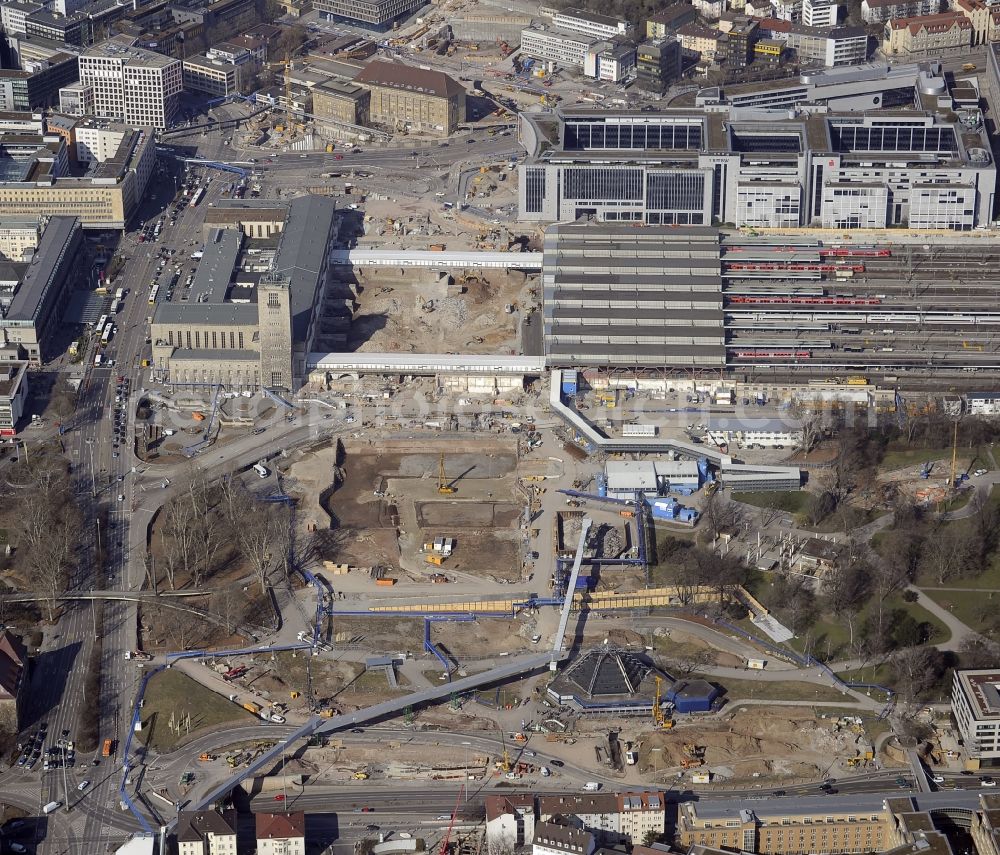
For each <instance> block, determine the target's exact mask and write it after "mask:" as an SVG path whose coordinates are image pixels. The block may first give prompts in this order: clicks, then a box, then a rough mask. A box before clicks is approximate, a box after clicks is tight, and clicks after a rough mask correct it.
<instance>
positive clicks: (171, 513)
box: [163, 495, 198, 588]
mask: <svg viewBox="0 0 1000 855" xmlns="http://www.w3.org/2000/svg"><path fill="white" fill-rule="evenodd" d="M163 514H164V521H163V538H164V541H165V543H164V545H165V546H166V547H167V551H168V553H169V564H170V575H169V582H170V587H171V588H174V587H175V580H176V571H177V570H178V569H180V570H183V571H184V576H185V577H186V578H191V576H192V573H191V568H192V565H193V563H194V550H195V532H196V529H197V527H198V518H197V516H196V514H195V512H194V510H193V509H192V507H191V505H190V503H189V502H188V501H187V500H186V497H185V496H184V495H180V496H175V497H174V498H172V499H171V500H170V501H169V502H167V504H166V505H165V506H164V508H163Z"/></svg>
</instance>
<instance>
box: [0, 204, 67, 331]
mask: <svg viewBox="0 0 1000 855" xmlns="http://www.w3.org/2000/svg"><path fill="white" fill-rule="evenodd" d="M79 227H80V224H79V221H78V220H77V218H76V217H51V218H50V219H49V223H48V225H47V226H46V227H45V231H44V232H43V233H42V238H41V240H40V241H39V242H38V247H37V249H36V250H35V254H34V257H33V258H32V259H31V263H30V264H29V265H28V270H27V272H26V273H25V274H24V279H23V280H22V281H21V285H20V287H19V288H18V289H17V291H15V293H14V298H13V299H12V300H11V301H10V308H9V309H8V310H7V315H6V317H7V319H8V320H18V321H33V320H35V318H36V316H37V315H38V310H39V307H40V306H41V304H42V300H43V299H44V298H45V294H46V291H47V290H48V288H49V286H50V284H51V283H52V280H53V278H54V277H55V274H56V271H57V270H58V268H59V265H60V264H61V263H62V261H63V258H64V255H65V253H66V251H67V249H68V247H69V244H70V242H71V241H72V239H73V235H74V233H75V232H76V231H77V229H79Z"/></svg>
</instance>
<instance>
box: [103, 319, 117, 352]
mask: <svg viewBox="0 0 1000 855" xmlns="http://www.w3.org/2000/svg"><path fill="white" fill-rule="evenodd" d="M114 329H115V327H114V324H110V323H109V324H108V325H107V326H106V327H105V328H104V332H103V333H102V334H101V347H107V346H108V342H109V341H111V333H112V332H114Z"/></svg>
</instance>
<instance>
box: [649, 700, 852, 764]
mask: <svg viewBox="0 0 1000 855" xmlns="http://www.w3.org/2000/svg"><path fill="white" fill-rule="evenodd" d="M839 721H840V720H839V719H833V718H827V719H822V718H818V717H817V716H816V715H815V714H814V712H813V711H812V710H811V709H809V708H808V707H803V708H797V707H783V708H781V709H772V710H768V711H767V713H766V714H762V711H761V710H760V709H758V708H754V707H745V708H742V709H737V711H736V712H735V713H734V714H733V715H732V716H727V717H726V718H724V719H721V720H720V719H703V720H700V721H699V722H698V727H697V728H696V729H691V728H689V727H678V728H677V729H676V730H673V731H667V732H662V731H661V732H657V731H650V730H647V731H645V732H643V733H641V734H640V735H639V737H638V742H639V766H640V769H639V771H640V772H646V773H650V772H656V771H663V770H667V769H671V770H672V769H676V768H679V767H680V766H681V763H682V760H683V758H684V757H685V756H687V754H686V752H685V745H689V744H691V745H696V746H697V747H698V749H700V750H702V751H703V753H704V765H703V766H702V767H700V768H701V770H702V771H704V770H708V771H711V772H712V773H713V776H714V777H716V778H725V779H729V780H736V781H740V780H753V779H754V777H755V775H756V776H757V777H760V778H767V779H769V780H770V781H772V782H773V781H774V779H775V778H778V779H794V778H801V779H811V780H815V779H816V778H817V777H823V776H825V775H826V774H827V773H828V772H829V770H830V769H831V766H832V765H834V764H837V762H838V761H840V762H845V761H846V759H847V758H849V757H855V756H857V755H858V754H859V753H863V752H864V750H865V749H866V748H867V747H869V744H870V743H869V741H868V739H867V738H866V737H865V736H864V735H863V734H859V733H856V732H855V731H854V730H853V729H852V728H851V726H849V725H846V724H838V723H837V722H839ZM653 748H658V749H661V750H658V751H652V749H653Z"/></svg>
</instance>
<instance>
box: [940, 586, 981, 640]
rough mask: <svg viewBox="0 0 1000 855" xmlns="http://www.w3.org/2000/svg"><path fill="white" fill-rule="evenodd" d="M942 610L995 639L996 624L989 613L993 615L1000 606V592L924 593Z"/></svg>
mask: <svg viewBox="0 0 1000 855" xmlns="http://www.w3.org/2000/svg"><path fill="white" fill-rule="evenodd" d="M924 593H925V594H927V596H928V597H930V598H931V599H932V600H934V602H935V603H937V604H938V605H939V606H941V607H942V608H945V609H948V611H950V612H951V613H952V614H954V615H955V617H957V618H958V619H959V620H960V621H962V623H964V624H967V625H968V626H970V627H972V628H973V629H974V630H976V631H977V632H981V633H983V634H984V635H986V636H988V637H990V638H994V639H995V638H996V637H997V634H998V633H997V632H996V630H995V628H994V627H995V626H996V623H995V621H993V620H991V616H990V613H992V614H995V613H996V610H997V607H998V606H1000V591H997V592H996V593H995V594H994V593H983V592H982V591H924Z"/></svg>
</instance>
